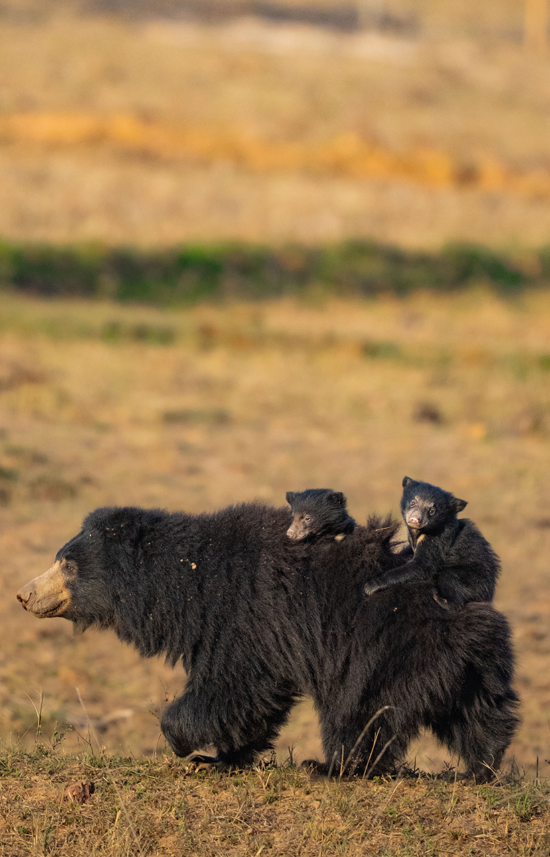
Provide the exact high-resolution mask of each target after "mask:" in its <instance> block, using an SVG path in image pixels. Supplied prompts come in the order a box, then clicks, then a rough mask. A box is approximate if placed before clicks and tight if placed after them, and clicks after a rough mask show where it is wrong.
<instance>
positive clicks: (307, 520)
mask: <svg viewBox="0 0 550 857" xmlns="http://www.w3.org/2000/svg"><path fill="white" fill-rule="evenodd" d="M304 521H305V522H306V524H309V523H310V521H311V515H304Z"/></svg>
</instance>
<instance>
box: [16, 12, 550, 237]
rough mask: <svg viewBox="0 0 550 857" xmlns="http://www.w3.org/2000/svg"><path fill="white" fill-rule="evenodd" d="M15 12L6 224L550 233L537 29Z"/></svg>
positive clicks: (266, 231) (388, 233)
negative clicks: (411, 31) (473, 35)
mask: <svg viewBox="0 0 550 857" xmlns="http://www.w3.org/2000/svg"><path fill="white" fill-rule="evenodd" d="M477 8H478V7H477V6H476V9H477ZM495 8H496V7H495ZM510 8H511V7H510ZM484 9H485V11H486V12H488V13H489V11H490V9H492V6H491V4H486V6H484ZM493 11H494V10H493ZM433 13H434V10H433V9H431V10H430V11H429V14H428V9H427V8H426V12H423V13H422V14H423V15H424V17H427V18H429V17H430V15H432V14H433ZM492 14H493V12H490V14H489V17H490V16H491V15H492ZM502 14H504V13H502ZM506 14H507V13H506ZM10 20H11V19H10V18H9V17H8V18H7V19H3V20H2V19H0V36H1V38H2V43H3V51H2V54H1V55H0V106H1V111H2V118H1V121H0V125H1V128H2V134H1V143H0V182H1V184H2V187H3V205H2V207H1V209H0V234H3V235H5V236H6V237H10V238H23V239H26V240H33V239H34V240H53V241H67V240H82V239H90V240H93V239H100V240H104V241H108V242H110V243H111V242H114V243H116V242H118V243H125V242H127V243H132V242H139V243H141V244H168V243H173V242H176V241H178V240H186V239H202V240H205V239H213V238H220V237H224V238H225V237H231V238H235V237H237V238H243V239H249V240H260V241H271V240H275V241H281V240H289V239H299V240H302V241H323V240H334V239H341V238H343V237H346V236H350V235H360V236H365V235H366V236H370V237H374V238H378V239H380V240H383V241H391V242H397V243H403V244H407V245H409V246H411V245H416V246H419V245H423V246H427V245H431V246H434V245H438V244H441V243H442V242H443V241H446V240H450V239H453V240H457V239H462V240H468V239H470V240H471V239H476V240H482V241H485V242H487V243H493V244H499V243H500V244H502V243H523V244H531V245H532V244H540V243H543V242H545V241H546V240H547V235H548V231H549V227H550V206H549V205H548V199H547V197H548V183H549V175H550V166H549V162H548V156H547V134H546V128H545V125H544V122H542V121H541V119H540V117H541V115H542V116H543V115H545V111H546V102H547V92H546V83H545V81H546V76H547V67H548V61H549V60H548V58H546V57H544V56H532V55H530V54H528V53H526V52H525V51H523V50H522V49H521V47H520V45H519V44H515V43H514V42H506V41H494V40H492V41H491V40H487V37H485V40H484V41H483V40H482V41H474V40H471V39H470V40H462V41H457V40H456V38H455V39H454V40H453V39H452V38H451V37H450V36H448V37H445V38H442V36H441V35H439V36H438V37H437V38H436V37H435V36H434V37H432V38H428V37H427V36H426V35H425V34H424V35H423V36H421V37H420V36H419V37H416V38H414V39H413V38H411V37H407V38H403V37H397V36H395V35H391V34H380V33H355V34H343V33H337V32H332V31H329V30H326V29H325V30H323V29H316V28H313V27H304V26H297V25H291V24H281V25H275V24H273V23H267V22H260V21H253V20H250V19H245V20H243V19H236V20H232V21H229V22H227V23H225V24H220V25H218V26H215V27H213V26H206V25H204V24H200V23H197V22H195V23H190V22H187V23H186V22H177V21H176V22H166V21H165V22H162V21H154V20H148V19H145V20H142V21H140V22H134V23H133V24H132V25H129V24H128V23H124V22H123V21H117V20H115V19H101V18H79V17H67V16H53V17H52V18H51V19H46V20H42V21H41V23H35V24H32V23H18V24H14V23H13V22H12V23H10ZM503 20H504V19H503ZM457 26H458V24H457ZM436 29H437V28H436ZM450 32H456V30H455V31H453V30H451V31H450ZM48 117H50V118H49V119H48ZM117 117H118V118H117Z"/></svg>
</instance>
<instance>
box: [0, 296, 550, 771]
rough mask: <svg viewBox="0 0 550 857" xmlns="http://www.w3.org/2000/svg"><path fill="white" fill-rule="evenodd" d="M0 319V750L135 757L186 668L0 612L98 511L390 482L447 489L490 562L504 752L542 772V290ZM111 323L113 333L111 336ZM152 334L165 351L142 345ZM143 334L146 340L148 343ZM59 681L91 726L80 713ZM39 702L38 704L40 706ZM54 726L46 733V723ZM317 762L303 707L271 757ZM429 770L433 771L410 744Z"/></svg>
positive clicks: (549, 320)
mask: <svg viewBox="0 0 550 857" xmlns="http://www.w3.org/2000/svg"><path fill="white" fill-rule="evenodd" d="M1 302H2V303H1V308H2V311H1V313H0V499H1V505H0V554H1V556H2V567H1V582H2V586H1V590H0V610H1V624H0V629H1V630H0V634H1V655H0V700H1V706H0V735H1V737H2V739H3V740H4V742H6V744H7V745H8V746H17V747H19V748H24V747H26V746H31V745H33V744H34V742H35V740H36V731H37V718H38V715H37V710H38V711H39V712H40V711H41V714H40V730H41V732H42V736H43V737H46V738H48V740H49V737H50V736H51V735H52V733H53V731H54V730H57V732H58V734H59V733H60V732H67V729H66V726H65V725H64V724H67V723H69V724H71V725H72V728H73V730H74V731H70V730H69V731H68V732H67V736H66V738H65V744H64V746H66V747H67V748H68V749H71V748H80V749H82V748H85V747H86V743H85V742H86V740H87V734H88V732H87V730H88V725H87V716H88V715H89V717H90V719H91V721H92V723H93V725H94V727H95V729H96V730H97V732H98V734H99V735H100V740H101V742H103V743H104V744H105V746H106V747H108V748H110V749H112V750H116V751H117V752H120V753H122V754H123V755H125V756H127V755H128V754H135V755H136V756H137V757H141V756H151V755H153V754H154V753H155V752H156V751H159V750H160V749H162V747H163V746H164V742H163V741H162V738H161V735H160V732H159V725H158V715H159V712H160V711H161V710H162V707H163V705H164V702H165V700H166V699H169V698H171V697H172V695H173V694H174V693H177V692H178V691H179V689H181V687H182V685H183V680H184V677H183V674H182V672H181V670H180V669H176V670H175V671H173V670H171V669H169V668H168V667H166V666H164V665H163V664H162V663H161V662H157V661H141V660H140V659H139V658H138V656H137V654H136V653H135V652H134V651H132V650H131V649H129V648H128V647H127V646H124V645H122V644H121V643H119V642H118V641H117V640H116V639H115V638H114V636H112V635H111V634H110V633H99V632H95V631H93V632H87V633H86V634H85V635H84V636H82V637H73V636H72V631H71V627H70V626H69V623H66V622H63V621H62V620H56V619H53V620H43V621H38V620H35V619H34V618H33V617H31V616H29V615H28V614H25V613H24V612H23V611H22V610H21V608H20V606H19V605H18V604H17V602H16V600H15V592H16V591H17V589H18V587H19V586H20V585H22V584H23V583H25V582H26V581H28V580H30V579H31V578H32V577H34V576H36V575H37V574H40V573H41V572H42V571H44V570H46V569H47V568H48V567H49V565H50V564H51V561H52V558H53V557H54V555H55V553H56V551H57V550H58V549H59V548H60V547H61V546H62V545H63V544H64V543H65V542H66V541H67V540H68V539H69V538H70V537H71V536H72V535H74V534H75V533H76V532H77V530H78V528H79V525H80V522H81V520H82V518H83V516H84V515H85V514H86V513H87V512H88V511H89V510H91V509H93V508H95V507H97V506H100V505H111V504H120V505H128V504H136V505H143V506H161V507H164V508H168V509H185V510H187V511H189V512H199V511H202V510H211V509H215V508H218V507H221V506H224V505H227V504H229V503H233V502H239V501H244V500H251V499H253V498H261V499H262V500H264V501H267V502H269V503H273V504H275V505H279V504H280V505H284V496H285V492H286V491H287V490H300V489H302V488H306V487H316V486H317V487H318V486H330V487H333V488H335V489H340V490H343V491H345V493H346V494H347V496H348V499H349V506H350V510H351V512H352V514H353V515H354V517H356V519H357V520H359V521H362V520H364V519H365V517H366V516H367V514H368V513H370V512H373V511H375V512H381V513H383V512H387V511H390V510H391V511H393V512H394V513H395V514H397V513H398V503H399V497H400V485H401V479H402V477H403V475H405V474H407V475H410V476H412V477H414V478H419V479H424V480H427V481H430V482H433V483H435V484H438V485H441V486H443V487H445V488H447V489H449V490H452V491H453V492H454V493H456V494H457V495H458V496H460V497H463V498H464V499H466V500H468V501H469V505H468V509H467V513H468V515H469V516H470V517H471V518H472V519H473V520H474V521H476V523H477V524H478V525H479V526H480V527H481V529H482V531H483V532H484V534H485V535H486V536H487V538H488V539H489V540H490V541H491V542H492V544H493V545H494V547H495V549H496V550H497V551H498V553H499V554H500V555H501V557H502V560H503V574H502V579H501V582H500V584H499V587H498V593H497V600H496V603H497V606H498V607H499V608H500V609H502V610H503V611H504V612H505V613H506V615H507V616H508V618H509V619H510V621H511V623H512V626H513V629H514V635H515V641H516V648H517V655H518V670H517V687H518V690H519V693H520V695H521V698H522V716H523V725H522V727H521V729H520V731H519V733H518V736H517V738H516V739H515V741H514V743H513V746H512V748H511V756H512V755H513V756H515V759H516V761H517V763H518V764H519V765H520V767H521V768H522V769H525V770H526V771H527V773H528V775H531V776H532V775H533V774H534V773H535V768H536V764H537V759H538V765H539V775H543V774H545V775H548V773H549V771H550V765H549V764H548V762H547V761H546V760H548V759H550V727H549V724H548V706H549V704H550V680H549V678H548V675H549V670H548V663H549V660H548V658H549V655H550V632H549V617H550V575H549V571H548V555H549V551H550V514H549V512H548V464H549V438H550V396H549V384H548V379H549V375H548V373H549V371H550V348H549V345H548V326H549V324H550V296H548V295H547V294H544V293H531V294H524V295H523V296H522V297H520V298H517V299H516V300H514V301H508V302H505V301H503V300H500V299H497V298H496V297H494V296H492V295H491V294H489V293H485V292H483V291H479V292H475V293H474V292H470V293H468V294H463V295H455V296H433V295H422V294H418V295H416V296H413V297H410V298H407V299H404V300H397V299H388V300H382V299H380V300H377V301H372V302H367V301H365V302H357V303H350V302H343V301H342V302H332V303H318V304H315V303H311V302H310V303H308V304H306V303H302V304H298V303H292V302H290V301H288V302H284V301H282V302H273V303H265V304H246V305H230V306H218V307H209V306H201V307H196V308H194V309H188V310H182V311H178V312H176V311H173V312H167V311H160V310H154V309H150V308H140V307H134V308H129V307H126V308H123V307H120V306H117V305H114V304H108V303H105V304H99V303H96V304H86V303H69V302H53V301H52V302H47V301H39V300H24V299H22V298H19V297H15V296H10V295H9V294H8V293H6V292H3V293H2V295H1ZM113 330H116V331H118V335H117V338H116V340H113V337H112V333H113ZM144 330H145V332H147V331H149V332H153V333H154V332H155V331H158V330H163V331H166V330H169V331H170V333H171V335H170V337H164V338H163V339H162V341H164V342H166V341H171V342H172V344H168V345H153V344H147V343H146V342H144V341H143V339H144ZM153 340H154V337H153ZM77 688H78V690H79V691H80V694H81V695H82V698H83V700H84V702H85V705H86V709H87V714H86V713H85V712H84V711H83V709H82V707H81V704H80V702H79V699H78V694H77ZM41 699H42V701H41ZM56 724H57V725H56ZM289 747H293V748H294V754H295V757H296V758H297V759H301V758H304V757H306V756H311V755H315V754H317V753H319V750H320V747H319V737H318V729H317V722H316V718H315V714H314V712H313V710H312V708H311V706H310V704H309V703H308V702H307V701H305V702H304V703H303V704H302V705H300V706H299V707H298V708H297V709H296V710H295V712H294V714H293V716H292V719H291V721H290V723H289V724H288V726H287V727H286V728H285V730H284V732H283V734H282V736H281V738H280V741H279V744H278V750H279V753H280V756H281V757H286V756H287V755H288V748H289ZM411 758H412V759H413V760H414V759H415V758H416V762H417V764H418V765H419V766H420V767H422V768H425V769H428V770H429V769H430V768H436V769H437V768H440V767H441V765H442V763H443V761H444V760H445V757H444V755H442V753H441V750H440V749H439V748H437V747H436V746H435V745H434V744H433V743H431V742H430V741H427V740H426V741H423V742H421V744H420V745H418V746H417V747H414V748H412V750H411Z"/></svg>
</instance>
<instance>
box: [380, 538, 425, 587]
mask: <svg viewBox="0 0 550 857" xmlns="http://www.w3.org/2000/svg"><path fill="white" fill-rule="evenodd" d="M425 539H426V536H425V535H423V534H422V535H420V536H419V537H418V539H417V542H416V550H415V554H414V557H413V559H411V560H409V562H406V563H404V564H403V565H400V566H398V567H397V568H391V569H388V570H387V571H382V572H381V573H380V574H376V575H374V577H371V578H370V579H369V580H367V582H366V584H365V592H366V594H367V595H373V594H374V593H375V592H378V590H379V589H387V587H388V586H395V584H397V583H409V582H410V581H413V580H426V577H427V573H426V564H425V562H424V560H425V559H426V558H427V552H426V549H425ZM428 553H429V552H428Z"/></svg>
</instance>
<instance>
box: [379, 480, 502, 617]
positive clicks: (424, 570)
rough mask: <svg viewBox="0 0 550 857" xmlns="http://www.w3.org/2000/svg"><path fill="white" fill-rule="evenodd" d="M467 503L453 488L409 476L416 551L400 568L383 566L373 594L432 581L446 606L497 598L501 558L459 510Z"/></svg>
mask: <svg viewBox="0 0 550 857" xmlns="http://www.w3.org/2000/svg"><path fill="white" fill-rule="evenodd" d="M466 505H467V503H466V501H465V500H459V499H458V498H457V497H454V496H453V495H452V494H450V493H449V492H448V491H443V489H442V488H436V487H435V486H434V485H430V484H429V483H428V482H416V481H415V480H414V479H410V478H409V477H408V476H405V478H404V479H403V496H402V498H401V512H402V514H403V519H404V521H405V524H406V525H407V529H408V534H409V544H410V546H411V549H412V551H413V552H414V554H411V553H410V551H409V552H404V554H402V556H405V557H407V556H411V555H412V556H413V558H412V559H410V560H409V561H408V562H407V563H405V564H404V565H402V566H401V567H400V568H396V569H393V570H390V571H384V572H382V573H381V574H379V575H377V576H376V577H374V578H372V579H371V580H369V581H368V582H367V585H366V587H365V591H366V592H367V594H368V595H372V594H373V593H374V592H377V591H378V590H379V589H384V588H385V587H387V586H392V585H393V584H396V583H406V582H410V581H414V580H416V581H419V580H425V581H431V582H432V583H434V584H435V585H436V587H437V592H436V596H435V597H436V600H437V602H438V604H440V605H441V606H442V607H444V608H445V609H447V610H458V609H461V608H462V607H464V605H465V604H467V603H468V602H470V601H492V600H493V596H494V594H495V586H496V582H497V579H498V576H499V574H500V560H499V558H498V556H497V555H496V553H495V552H494V550H493V549H492V547H491V545H490V544H489V542H488V541H487V540H486V539H484V538H483V536H482V535H481V533H480V532H479V530H478V529H477V527H476V525H475V524H474V523H473V522H472V521H469V520H468V519H467V518H463V519H461V520H458V518H457V513H458V512H461V511H462V510H463V509H464V507H465V506H466Z"/></svg>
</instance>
